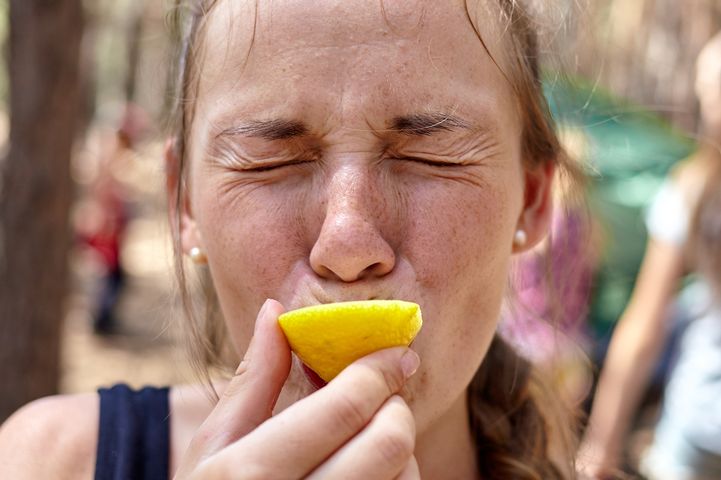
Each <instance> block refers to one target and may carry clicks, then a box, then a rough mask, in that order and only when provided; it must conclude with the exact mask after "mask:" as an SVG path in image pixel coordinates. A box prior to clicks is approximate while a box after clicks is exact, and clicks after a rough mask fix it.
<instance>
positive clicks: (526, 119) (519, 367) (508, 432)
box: [170, 0, 582, 480]
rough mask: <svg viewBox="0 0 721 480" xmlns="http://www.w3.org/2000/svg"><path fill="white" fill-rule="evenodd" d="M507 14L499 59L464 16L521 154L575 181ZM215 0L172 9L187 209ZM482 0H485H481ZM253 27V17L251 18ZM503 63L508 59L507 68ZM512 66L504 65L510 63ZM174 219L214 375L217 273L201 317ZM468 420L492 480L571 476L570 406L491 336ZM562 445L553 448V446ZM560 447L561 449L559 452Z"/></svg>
mask: <svg viewBox="0 0 721 480" xmlns="http://www.w3.org/2000/svg"><path fill="white" fill-rule="evenodd" d="M178 1H179V2H180V0H178ZM492 1H494V2H496V3H497V4H498V6H499V7H500V11H501V13H502V15H503V17H505V24H506V25H507V30H506V31H507V32H508V35H507V36H506V38H505V40H506V44H507V45H505V46H506V47H507V51H509V52H510V54H509V55H507V57H508V58H509V59H511V61H510V62H497V61H496V59H495V58H494V56H493V55H492V54H491V52H490V51H489V48H488V45H487V44H486V42H485V41H484V39H483V37H482V35H481V33H480V29H479V28H478V26H477V23H476V22H475V16H474V15H473V14H472V12H471V8H470V6H469V5H468V2H466V13H467V17H468V20H469V22H470V23H471V25H473V28H474V30H475V32H476V35H477V37H478V39H479V41H480V42H481V44H482V45H483V46H484V48H485V49H486V51H487V52H488V53H489V55H491V58H494V62H496V65H497V66H498V68H499V69H500V70H501V72H502V73H503V75H504V76H505V77H506V79H507V80H508V81H509V82H510V84H511V86H512V88H513V91H514V93H515V95H516V97H517V100H518V107H519V112H520V113H521V115H522V125H523V133H522V138H521V142H522V152H523V158H524V161H526V162H527V163H528V164H529V166H534V165H539V164H543V163H548V162H551V163H554V164H556V165H557V169H558V170H560V171H561V172H562V173H564V174H565V175H566V177H568V178H570V179H571V181H575V180H577V179H580V178H581V177H582V175H581V173H580V170H579V167H578V166H577V165H575V164H573V163H571V162H570V161H568V160H567V158H566V156H565V155H564V152H563V149H562V148H561V145H560V142H559V140H558V137H557V136H556V133H555V131H554V125H553V121H552V119H551V115H550V113H549V110H548V105H547V103H546V101H545V98H544V96H543V91H542V84H541V73H540V65H539V60H538V56H539V52H538V37H537V35H536V32H535V29H534V28H533V23H532V19H531V16H530V15H529V13H528V11H527V10H526V9H525V8H524V7H523V6H522V5H521V3H520V2H519V1H515V0H492ZM216 3H217V0H195V2H194V3H193V4H192V5H191V6H190V8H188V9H183V8H181V7H180V4H179V5H178V6H177V8H176V9H175V10H174V13H175V14H174V20H175V22H174V23H175V25H176V26H177V27H178V28H179V31H180V32H181V33H180V35H179V46H180V48H179V52H178V55H179V62H178V63H177V69H178V70H177V82H176V97H177V99H178V100H177V103H176V105H175V110H174V114H173V118H172V119H171V120H172V128H173V130H174V132H173V133H174V134H175V138H176V145H175V149H176V154H177V157H178V159H179V162H178V165H177V166H175V168H176V169H177V171H176V172H170V173H171V175H177V176H178V178H180V179H181V181H180V182H179V185H180V186H179V188H178V191H176V192H172V194H173V195H174V198H175V200H174V201H175V202H176V209H177V210H178V212H179V211H180V202H181V199H182V194H183V192H182V188H183V181H182V178H183V176H184V175H185V168H184V166H185V163H186V159H185V158H184V156H185V151H186V150H187V139H188V132H189V129H190V125H191V124H192V121H193V116H194V102H193V100H192V99H193V98H194V97H195V94H196V93H197V92H196V89H197V84H198V78H199V71H198V69H197V65H199V64H200V63H202V62H201V59H202V55H203V46H202V42H203V32H204V29H205V24H206V21H207V18H208V13H209V12H210V11H211V10H212V8H213V7H214V6H215V4H216ZM477 5H478V4H477ZM253 28H255V23H254V25H253ZM502 63H508V65H504V66H502V65H501V64H502ZM504 67H506V68H504ZM173 224H174V229H173V230H174V231H173V234H174V238H175V253H176V260H177V276H178V281H179V284H180V292H181V296H182V300H183V305H184V310H185V312H186V316H187V318H188V324H189V326H190V336H189V338H190V339H191V340H190V343H189V346H190V348H191V349H192V358H193V359H194V361H195V365H196V366H197V367H198V370H199V372H200V373H201V375H202V376H203V377H204V378H206V379H208V378H209V374H208V368H209V367H221V368H222V367H223V366H224V364H225V362H224V360H223V359H224V356H225V355H226V354H227V352H228V348H227V347H228V346H227V345H225V344H224V343H223V341H224V339H225V338H227V335H225V334H224V333H223V332H224V328H225V327H224V325H223V322H222V321H220V320H219V311H218V310H219V309H218V307H217V301H216V299H215V293H214V291H213V288H212V282H211V281H210V279H207V278H206V279H205V280H204V282H203V284H204V289H205V292H206V296H207V299H206V314H205V315H204V317H202V318H201V317H199V316H198V315H197V314H196V312H195V308H194V307H193V305H192V302H191V298H190V294H189V292H188V286H187V276H186V273H185V271H184V269H183V265H182V252H181V249H180V244H179V231H178V227H179V222H178V221H177V219H176V220H175V221H174V222H173ZM468 396H469V403H470V407H469V422H470V425H471V428H472V431H473V434H474V438H475V443H476V447H477V456H478V465H479V468H480V469H481V474H482V475H483V478H487V479H501V478H503V479H508V478H517V479H544V480H548V479H561V478H572V477H573V457H574V449H573V445H572V443H573V442H572V440H571V439H572V429H571V428H570V427H569V425H570V424H571V422H569V421H568V418H567V416H565V414H564V412H563V411H562V410H561V409H560V408H558V407H557V406H558V402H556V401H555V398H554V395H553V394H552V392H551V391H550V390H549V389H547V388H545V387H544V385H543V382H542V380H541V378H540V377H539V376H538V374H537V372H536V371H535V369H534V368H532V366H531V365H530V364H529V363H528V362H527V361H525V360H523V359H522V358H521V357H519V356H518V355H517V354H516V352H515V351H514V350H513V349H512V348H510V347H509V346H508V345H506V344H505V343H504V342H503V341H502V340H501V339H500V337H498V336H496V338H494V340H493V342H492V344H491V347H490V350H489V352H488V354H487V356H486V358H485V359H484V361H483V363H482V365H481V367H480V368H479V370H478V372H477V373H476V375H475V377H474V378H473V380H472V382H471V385H470V386H469V389H468ZM552 448H555V450H556V453H554V452H552V451H551V449H552ZM558 452H560V453H558Z"/></svg>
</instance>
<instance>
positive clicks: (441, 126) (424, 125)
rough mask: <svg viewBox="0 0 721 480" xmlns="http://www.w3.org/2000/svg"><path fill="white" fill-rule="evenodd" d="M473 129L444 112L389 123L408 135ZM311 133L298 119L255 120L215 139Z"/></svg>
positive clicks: (289, 136)
mask: <svg viewBox="0 0 721 480" xmlns="http://www.w3.org/2000/svg"><path fill="white" fill-rule="evenodd" d="M470 128H471V125H470V124H469V123H468V122H467V121H465V120H463V119H462V118H459V117H457V116H455V115H452V114H448V113H442V112H435V113H414V114H410V115H401V116H398V117H394V118H393V120H392V121H391V124H390V129H391V130H392V131H395V132H397V133H400V134H401V135H407V136H429V135H432V134H434V133H437V132H449V131H452V130H456V129H464V130H467V129H470ZM308 131H309V130H308V127H306V125H305V124H303V123H302V122H299V121H297V120H285V119H274V120H254V121H250V122H247V123H244V124H241V125H234V126H232V127H230V128H226V129H225V130H223V131H222V132H220V133H219V134H218V135H217V136H216V138H220V137H232V136H236V135H242V136H246V137H257V138H262V139H264V140H289V139H292V138H298V137H302V136H305V135H307V134H308Z"/></svg>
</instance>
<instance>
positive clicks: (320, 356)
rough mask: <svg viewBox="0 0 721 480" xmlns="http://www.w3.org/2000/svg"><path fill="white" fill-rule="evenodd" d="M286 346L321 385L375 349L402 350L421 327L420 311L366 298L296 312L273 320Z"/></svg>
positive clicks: (407, 304) (412, 306)
mask: <svg viewBox="0 0 721 480" xmlns="http://www.w3.org/2000/svg"><path fill="white" fill-rule="evenodd" d="M278 323H279V324H280V327H281V329H282V330H283V332H284V333H285V336H286V338H287V339H288V343H289V344H290V348H291V349H292V350H293V351H294V352H295V354H296V355H298V357H299V358H300V359H301V360H302V361H303V363H305V364H306V365H307V366H308V367H309V368H310V369H312V370H313V371H314V372H315V373H317V374H318V376H319V377H320V378H322V379H323V380H325V381H326V382H330V381H331V380H332V379H333V378H334V377H335V376H336V375H338V374H339V373H340V372H341V370H343V369H344V368H345V367H347V366H348V365H349V364H351V363H353V362H354V361H355V360H357V359H359V358H361V357H363V356H365V355H368V354H369V353H373V352H375V351H377V350H381V349H383V348H390V347H398V346H407V345H409V344H410V343H411V342H412V341H413V339H414V338H415V337H416V334H418V331H419V330H420V329H421V326H422V325H423V320H422V318H421V308H420V307H419V306H418V304H416V303H411V302H404V301H401V300H366V301H356V302H341V303H328V304H324V305H314V306H311V307H305V308H299V309H298V310H292V311H290V312H286V313H284V314H282V315H281V316H280V317H278Z"/></svg>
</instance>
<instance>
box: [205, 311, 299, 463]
mask: <svg viewBox="0 0 721 480" xmlns="http://www.w3.org/2000/svg"><path fill="white" fill-rule="evenodd" d="M283 312H284V308H283V306H282V305H281V304H280V303H278V302H277V301H275V300H270V299H269V300H266V301H265V303H264V304H263V307H262V308H261V309H260V313H259V314H258V318H257V319H256V321H255V329H254V332H253V338H252V339H251V341H250V345H249V346H248V350H247V351H246V353H245V357H244V358H243V361H242V362H241V363H240V365H239V366H238V369H237V370H236V373H235V375H234V376H233V378H232V379H231V381H230V383H229V384H228V386H227V387H226V389H225V391H224V392H223V394H222V395H221V398H220V400H219V401H218V404H217V405H216V406H215V409H214V410H213V412H212V413H211V414H210V416H208V418H207V419H206V421H205V422H204V423H203V425H202V426H201V429H202V430H203V432H204V433H205V435H201V437H205V438H206V439H208V438H216V439H218V440H219V442H220V443H221V444H220V445H215V446H214V447H215V448H213V447H211V449H212V450H217V449H220V448H223V447H225V446H227V445H228V444H230V443H232V442H234V441H236V440H237V439H239V438H241V437H243V436H245V435H246V434H248V433H250V432H251V431H252V430H254V429H255V428H256V427H257V426H258V425H260V424H261V423H263V422H264V421H265V420H267V419H268V418H270V417H271V415H272V412H273V408H274V407H275V403H276V401H277V400H278V395H280V391H281V389H282V388H283V384H284V383H285V381H286V379H287V378H288V373H289V372H290V364H291V355H290V347H289V346H288V342H287V340H286V339H285V336H284V335H283V332H282V330H281V329H280V326H279V325H278V316H279V315H280V314H281V313H283Z"/></svg>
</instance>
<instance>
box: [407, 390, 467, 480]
mask: <svg viewBox="0 0 721 480" xmlns="http://www.w3.org/2000/svg"><path fill="white" fill-rule="evenodd" d="M415 455H416V459H417V460H418V466H419V467H420V471H421V478H424V479H429V480H434V479H444V480H445V479H448V480H453V479H459V480H460V479H479V478H480V476H479V474H478V464H477V461H476V451H475V442H474V440H473V436H472V434H471V428H470V425H469V422H468V400H467V395H466V393H465V392H464V393H463V395H461V396H460V397H459V398H458V399H457V400H456V401H455V402H454V404H453V406H452V407H451V408H450V409H449V410H448V411H447V412H446V413H445V415H443V416H442V417H440V418H439V419H438V420H437V421H436V422H435V423H433V424H432V425H431V426H430V427H429V428H428V429H426V430H425V431H424V432H423V433H421V434H419V435H418V438H417V439H416V450H415Z"/></svg>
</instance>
